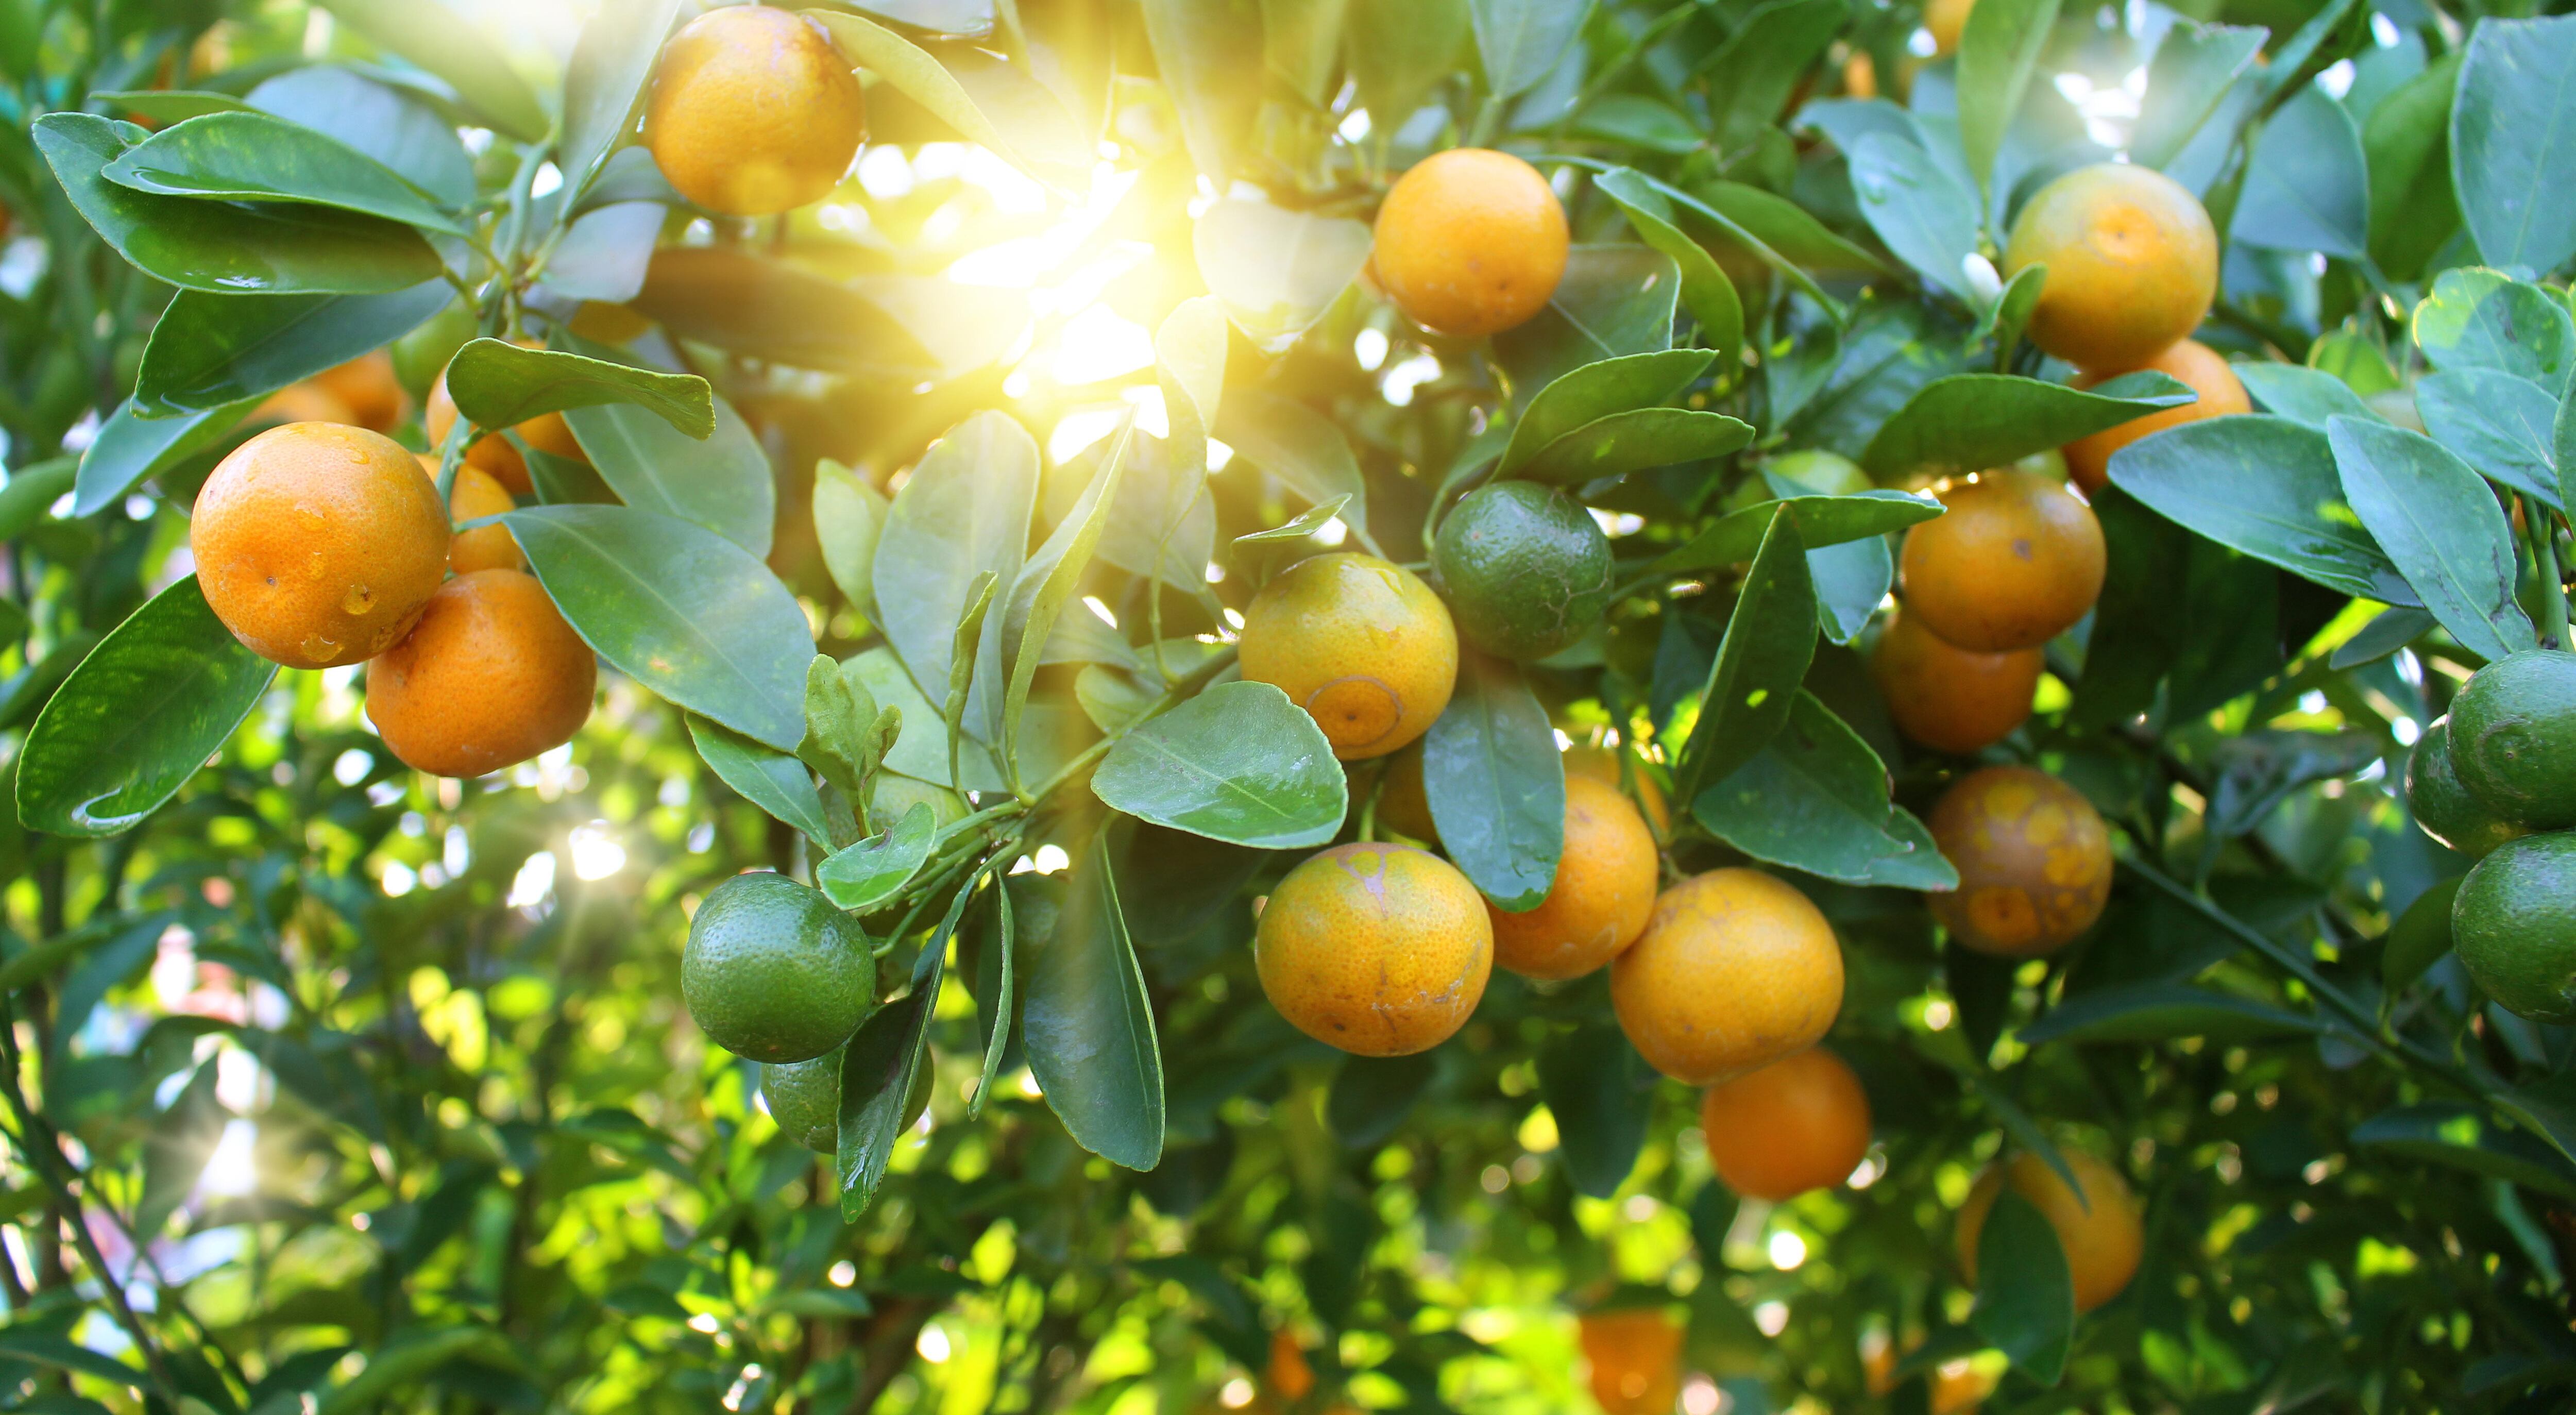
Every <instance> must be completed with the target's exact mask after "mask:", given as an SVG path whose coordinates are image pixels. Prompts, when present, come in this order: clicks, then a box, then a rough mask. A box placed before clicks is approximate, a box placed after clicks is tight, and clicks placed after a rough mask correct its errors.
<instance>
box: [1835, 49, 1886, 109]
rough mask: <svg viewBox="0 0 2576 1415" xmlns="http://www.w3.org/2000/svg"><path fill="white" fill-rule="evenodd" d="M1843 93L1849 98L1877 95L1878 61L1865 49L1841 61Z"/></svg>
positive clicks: (1873, 96)
mask: <svg viewBox="0 0 2576 1415" xmlns="http://www.w3.org/2000/svg"><path fill="white" fill-rule="evenodd" d="M1843 93H1844V94H1845V96H1847V97H1851V98H1876V97H1878V61H1877V60H1875V59H1872V58H1871V57H1869V53H1868V51H1866V50H1863V51H1859V52H1856V53H1854V54H1853V55H1852V56H1851V57H1850V58H1848V59H1845V60H1844V61H1843Z"/></svg>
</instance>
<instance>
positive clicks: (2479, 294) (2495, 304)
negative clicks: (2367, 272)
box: [2415, 270, 2576, 397]
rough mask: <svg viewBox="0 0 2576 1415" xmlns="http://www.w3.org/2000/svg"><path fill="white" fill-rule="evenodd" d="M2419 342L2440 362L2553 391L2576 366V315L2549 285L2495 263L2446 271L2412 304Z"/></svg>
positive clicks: (2561, 387)
mask: <svg viewBox="0 0 2576 1415" xmlns="http://www.w3.org/2000/svg"><path fill="white" fill-rule="evenodd" d="M2415 343H2416V346H2417V347H2418V348H2421V349H2422V350H2423V351H2424V354H2425V356H2426V357H2427V358H2430V359H2431V360H2432V361H2433V362H2434V364H2435V365H2436V366H2437V367H2440V368H2444V369H2462V368H2483V369H2493V370H2495V371H2496V372H2498V373H2509V374H2512V375H2513V376H2514V377H2516V378H2527V379H2529V380H2531V381H2532V382H2534V383H2536V384H2539V385H2540V386H2541V387H2542V388H2543V389H2545V390H2547V391H2548V393H2549V394H2550V396H2552V397H2556V396H2557V395H2558V394H2559V393H2560V392H2562V391H2563V390H2564V389H2565V387H2566V384H2567V375H2568V372H2569V370H2570V369H2576V319H2571V318H2570V316H2569V314H2568V311H2567V306H2566V305H2564V304H2562V303H2560V302H2559V301H2558V300H2557V299H2556V298H2555V297H2554V296H2552V295H2551V294H2550V293H2549V292H2548V291H2546V290H2543V289H2541V288H2540V287H2539V286H2537V285H2532V284H2527V283H2525V282H2523V281H2520V280H2515V279H2512V278H2510V277H2509V276H2506V275H2505V274H2503V273H2502V272H2500V271H2494V270H2445V271H2443V272H2442V274H2441V276H2440V278H2438V279H2436V280H2435V281H2434V282H2433V293H2432V294H2431V295H2430V296H2429V297H2427V298H2426V299H2425V300H2424V302H2423V303H2422V304H2419V305H2417V306H2416V307H2415Z"/></svg>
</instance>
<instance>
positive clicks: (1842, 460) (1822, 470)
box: [1762, 450, 1875, 496]
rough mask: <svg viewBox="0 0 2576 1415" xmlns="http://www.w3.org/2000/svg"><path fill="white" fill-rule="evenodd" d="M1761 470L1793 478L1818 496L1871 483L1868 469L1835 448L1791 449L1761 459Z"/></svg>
mask: <svg viewBox="0 0 2576 1415" xmlns="http://www.w3.org/2000/svg"><path fill="white" fill-rule="evenodd" d="M1762 470H1764V471H1766V472H1769V473H1770V474H1771V475H1773V476H1775V477H1783V478H1786V479H1788V480H1790V481H1793V482H1796V483H1797V484H1798V485H1800V486H1803V487H1805V488H1806V489H1807V490H1809V491H1812V492H1814V493H1815V494H1816V495H1818V496H1849V495H1851V494H1852V493H1853V492H1856V491H1867V490H1869V489H1870V487H1871V486H1873V485H1874V484H1875V483H1873V482H1871V481H1870V479H1869V473H1867V472H1864V471H1862V470H1861V469H1860V463H1858V462H1855V461H1853V460H1852V459H1851V458H1849V457H1846V456H1844V455H1842V454H1841V453H1839V452H1826V451H1822V450H1810V451H1805V452H1791V453H1788V454H1786V455H1784V456H1779V457H1774V458H1772V459H1771V460H1770V461H1768V462H1765V463H1763V464H1762Z"/></svg>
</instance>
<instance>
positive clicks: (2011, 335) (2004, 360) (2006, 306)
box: [1968, 265, 2048, 367]
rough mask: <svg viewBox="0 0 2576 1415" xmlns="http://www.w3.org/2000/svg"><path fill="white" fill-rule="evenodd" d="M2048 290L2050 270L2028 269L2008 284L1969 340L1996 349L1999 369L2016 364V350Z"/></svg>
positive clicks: (1980, 316)
mask: <svg viewBox="0 0 2576 1415" xmlns="http://www.w3.org/2000/svg"><path fill="white" fill-rule="evenodd" d="M2047 288H2048V267H2047V266H2045V265H2025V266H2023V267H2022V268H2021V269H2020V270H2019V271H2018V272H2016V273H2015V274H2014V275H2013V278H2011V279H2010V280H2007V281H2005V282H2004V288H2003V293H2001V294H1999V295H1997V296H1995V302H1994V303H1993V304H1991V305H1988V306H1986V310H1985V313H1983V314H1981V315H1978V316H1977V327H1976V329H1975V331H1974V332H1972V333H1971V334H1970V335H1969V336H1968V337H1969V339H1970V340H1971V341H1972V342H1975V343H1981V344H1983V343H1991V344H1993V345H1994V346H1995V359H1996V366H1997V367H2002V366H2004V365H2006V364H2009V363H2010V362H2011V361H2012V355H2013V350H2014V349H2015V348H2016V347H2018V346H2019V345H2020V343H2021V335H2022V331H2023V330H2024V329H2027V328H2029V327H2030V316H2031V313H2032V312H2033V311H2034V310H2037V309H2038V308H2039V296H2040V292H2041V291H2042V290H2045V289H2047Z"/></svg>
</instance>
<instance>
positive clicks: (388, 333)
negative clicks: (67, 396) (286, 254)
mask: <svg viewBox="0 0 2576 1415" xmlns="http://www.w3.org/2000/svg"><path fill="white" fill-rule="evenodd" d="M454 294H455V292H454V291H453V290H451V289H450V288H449V287H448V284H447V282H446V281H444V280H430V281H425V282H423V283H421V284H418V285H414V286H413V287H411V288H410V289H408V290H400V291H396V292H395V293H393V294H390V295H208V294H202V293H199V292H198V291H195V290H182V291H180V292H179V295H178V297H177V298H176V299H173V300H172V301H170V306H169V308H168V309H165V310H163V311H162V312H161V320H160V322H159V323H157V324H155V325H153V326H152V341H151V342H150V343H148V344H146V345H144V346H143V367H142V369H141V370H140V371H139V372H138V373H137V374H136V375H135V381H134V406H135V410H136V411H137V412H138V413H141V414H142V415H144V416H146V417H168V416H174V415H177V414H182V413H195V412H207V411H211V410H214V409H219V408H222V407H225V406H226V405H228V404H233V403H240V402H243V401H246V400H253V399H257V398H259V397H262V396H264V395H267V394H270V393H274V392H276V391H277V390H278V389H281V388H284V387H285V386H286V385H288V384H290V383H293V382H295V381H296V380H298V379H303V378H310V377H312V376H313V375H315V374H317V373H320V372H322V371H323V370H324V369H327V368H333V367H336V366H338V365H340V364H344V363H347V362H348V361H349V360H351V359H354V358H356V357H358V356H359V355H361V354H366V353H371V352H373V351H375V350H377V349H381V348H383V347H384V346H385V345H387V344H389V343H391V342H393V341H394V340H396V339H399V338H401V337H402V336H403V335H405V334H408V333H410V332H411V331H412V330H413V328H415V327H416V326H418V325H419V324H420V323H421V321H423V320H426V319H428V318H429V317H430V316H431V315H434V314H436V313H438V312H439V311H440V310H441V309H444V308H446V306H447V302H448V300H449V299H451V298H453V296H454Z"/></svg>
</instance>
